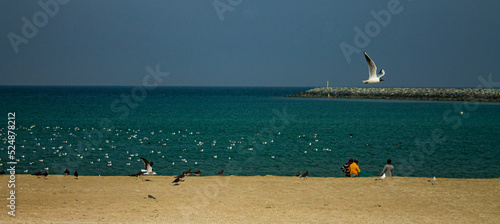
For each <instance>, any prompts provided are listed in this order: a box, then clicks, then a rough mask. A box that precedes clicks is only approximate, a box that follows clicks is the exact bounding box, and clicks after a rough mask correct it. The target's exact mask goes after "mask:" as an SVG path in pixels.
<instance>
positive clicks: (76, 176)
mask: <svg viewBox="0 0 500 224" xmlns="http://www.w3.org/2000/svg"><path fill="white" fill-rule="evenodd" d="M73 173H74V175H75V178H76V179H78V171H76V170H75V171H73Z"/></svg>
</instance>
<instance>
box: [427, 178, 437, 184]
mask: <svg viewBox="0 0 500 224" xmlns="http://www.w3.org/2000/svg"><path fill="white" fill-rule="evenodd" d="M428 181H429V182H431V183H432V184H433V185H434V182H436V177H433V178H432V179H430V180H428Z"/></svg>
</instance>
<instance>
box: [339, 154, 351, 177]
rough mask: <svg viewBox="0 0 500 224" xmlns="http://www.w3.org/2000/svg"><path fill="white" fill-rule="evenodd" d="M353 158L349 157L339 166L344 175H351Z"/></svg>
mask: <svg viewBox="0 0 500 224" xmlns="http://www.w3.org/2000/svg"><path fill="white" fill-rule="evenodd" d="M353 161H354V160H353V159H352V158H350V159H349V162H347V163H346V164H345V165H343V166H342V167H340V170H342V171H344V173H345V177H351V168H350V166H351V163H352V162H353Z"/></svg>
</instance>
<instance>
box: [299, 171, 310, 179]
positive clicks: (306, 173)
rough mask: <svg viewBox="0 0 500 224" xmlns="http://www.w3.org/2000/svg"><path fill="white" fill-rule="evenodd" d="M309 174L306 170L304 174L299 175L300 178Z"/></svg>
mask: <svg viewBox="0 0 500 224" xmlns="http://www.w3.org/2000/svg"><path fill="white" fill-rule="evenodd" d="M308 176H309V171H306V172H305V173H304V174H302V176H300V178H306V177H308Z"/></svg>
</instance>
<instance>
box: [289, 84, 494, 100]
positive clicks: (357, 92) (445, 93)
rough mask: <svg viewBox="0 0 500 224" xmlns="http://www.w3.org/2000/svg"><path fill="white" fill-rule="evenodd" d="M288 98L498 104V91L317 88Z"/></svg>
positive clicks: (469, 89) (471, 89) (470, 89)
mask: <svg viewBox="0 0 500 224" xmlns="http://www.w3.org/2000/svg"><path fill="white" fill-rule="evenodd" d="M288 97H325V98H326V97H331V98H334V97H338V98H360V99H399V100H443V101H482V102H500V89H479V88H477V89H476V88H474V89H473V88H358V87H319V88H315V89H310V90H307V91H304V92H300V93H297V94H293V95H288Z"/></svg>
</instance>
